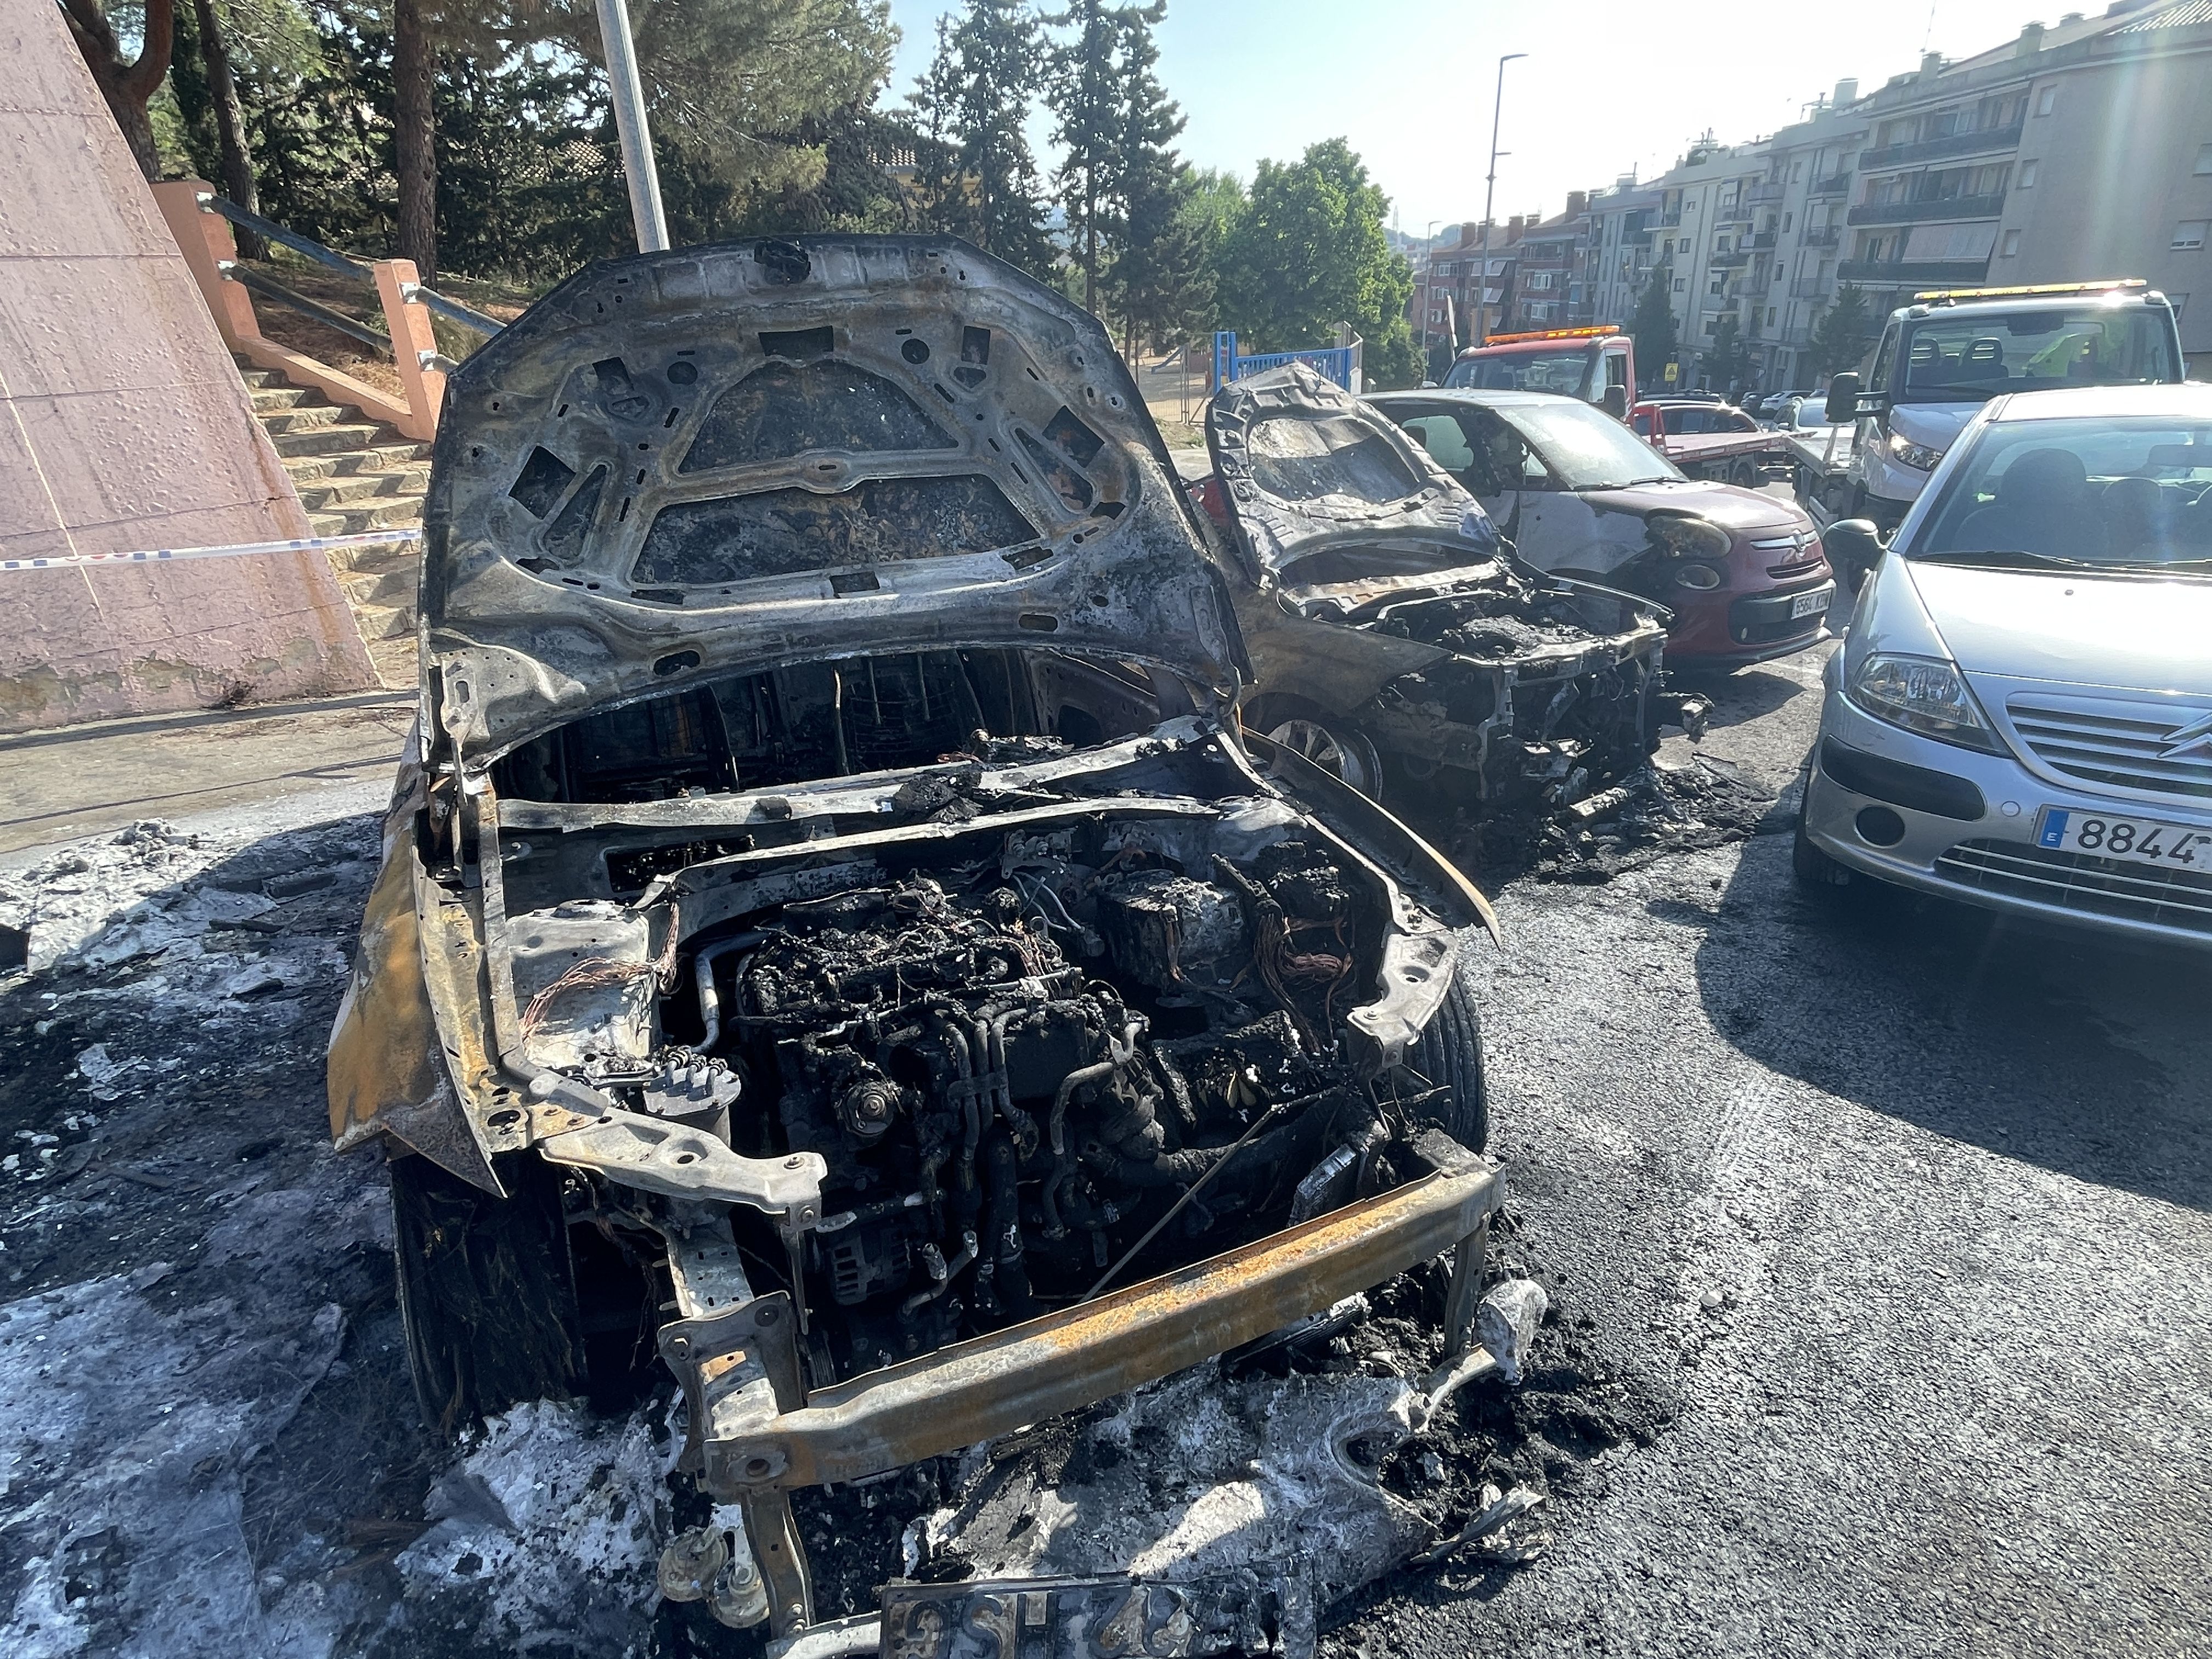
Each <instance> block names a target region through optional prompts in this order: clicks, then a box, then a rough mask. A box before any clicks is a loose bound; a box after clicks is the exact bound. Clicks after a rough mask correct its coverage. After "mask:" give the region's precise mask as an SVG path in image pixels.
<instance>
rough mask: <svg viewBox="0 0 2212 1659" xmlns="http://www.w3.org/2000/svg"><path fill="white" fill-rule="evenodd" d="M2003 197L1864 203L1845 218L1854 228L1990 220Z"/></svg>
mask: <svg viewBox="0 0 2212 1659" xmlns="http://www.w3.org/2000/svg"><path fill="white" fill-rule="evenodd" d="M2003 211H2004V197H2003V196H2002V194H1999V195H1996V196H1951V197H1945V198H1944V199H1942V200H1941V201H1935V202H1867V203H1864V204H1861V205H1860V206H1858V207H1855V208H1853V209H1852V210H1850V213H1849V214H1847V215H1846V216H1845V217H1846V218H1847V219H1849V221H1850V222H1851V223H1852V224H1855V225H1917V224H1924V223H1926V222H1928V221H1929V220H1931V219H1994V218H1996V216H1997V215H1998V214H2000V213H2002V212H2003Z"/></svg>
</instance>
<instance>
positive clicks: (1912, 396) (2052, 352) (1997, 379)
mask: <svg viewBox="0 0 2212 1659" xmlns="http://www.w3.org/2000/svg"><path fill="white" fill-rule="evenodd" d="M1903 347H1904V351H1905V371H1904V382H1903V387H1902V389H1901V390H1900V391H1899V393H1898V397H1899V400H1900V401H1902V402H1905V403H1975V402H1979V401H1981V400H1982V399H1984V398H1994V397H1996V395H1997V394H1998V393H1999V392H2039V391H2049V390H2051V388H2053V387H2057V386H2145V385H2148V384H2150V383H2151V382H2153V381H2171V380H2179V379H2180V378H2181V366H2180V365H2179V363H2177V362H2174V359H2173V341H2172V335H2171V332H2170V331H2169V330H2168V328H2167V326H2166V314H2165V313H2163V312H2162V311H2161V312H2154V311H2152V310H2150V309H2148V307H2143V306H2131V307H2124V308H2122V307H2110V306H2084V307H2081V308H2079V309H2075V310H2065V311H2051V310H2037V311H2021V312H2014V313H1996V314H1995V315H1992V314H1990V313H1987V312H1972V313H1944V312H1937V313H1936V314H1934V315H1933V316H1930V317H1926V318H1923V319H1921V320H1920V321H1918V322H1916V323H1913V324H1911V325H1909V327H1908V328H1907V331H1906V332H1905V339H1904V342H1903Z"/></svg>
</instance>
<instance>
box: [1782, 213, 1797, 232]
mask: <svg viewBox="0 0 2212 1659" xmlns="http://www.w3.org/2000/svg"><path fill="white" fill-rule="evenodd" d="M1794 218H1796V215H1795V214H1793V213H1785V214H1784V215H1783V216H1782V228H1783V229H1784V230H1787V229H1789V228H1790V221H1791V220H1792V219H1794Z"/></svg>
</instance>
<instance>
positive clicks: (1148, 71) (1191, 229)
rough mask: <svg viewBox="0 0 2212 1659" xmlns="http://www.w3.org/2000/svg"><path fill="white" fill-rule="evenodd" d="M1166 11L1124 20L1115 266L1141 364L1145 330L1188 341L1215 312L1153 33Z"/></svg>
mask: <svg viewBox="0 0 2212 1659" xmlns="http://www.w3.org/2000/svg"><path fill="white" fill-rule="evenodd" d="M1164 14H1165V8H1164V5H1163V6H1156V7H1153V8H1152V9H1149V10H1138V9H1129V10H1126V11H1123V12H1121V14H1120V15H1119V17H1118V19H1117V21H1118V22H1119V24H1120V26H1121V52H1120V65H1119V66H1120V70H1121V143H1120V146H1119V149H1120V154H1119V155H1118V156H1117V158H1116V160H1115V196H1116V197H1117V198H1118V199H1117V203H1116V205H1117V206H1118V208H1119V210H1120V212H1121V224H1122V245H1121V250H1120V252H1119V254H1118V256H1117V257H1116V258H1115V264H1114V287H1115V298H1116V300H1117V301H1118V303H1119V305H1120V307H1121V315H1122V355H1123V356H1125V357H1133V356H1135V352H1136V343H1137V336H1138V334H1139V331H1143V332H1144V333H1146V335H1147V336H1148V337H1151V338H1152V339H1154V340H1158V339H1159V338H1160V337H1162V336H1163V335H1164V334H1166V333H1169V332H1172V333H1174V334H1176V336H1177V337H1180V336H1181V335H1182V333H1183V332H1184V331H1185V330H1186V328H1187V326H1188V320H1189V318H1190V317H1191V315H1192V314H1193V313H1199V312H1203V311H1205V310H1206V309H1209V308H1210V306H1209V304H1208V301H1209V300H1210V295H1206V293H1204V292H1203V291H1202V290H1203V289H1205V288H1206V281H1205V275H1206V273H1205V267H1204V257H1203V254H1202V252H1201V250H1200V241H1199V234H1200V226H1199V225H1198V224H1197V223H1196V222H1192V221H1189V220H1188V219H1187V218H1186V217H1185V209H1186V205H1187V204H1188V198H1189V197H1190V196H1191V195H1192V193H1193V190H1194V186H1193V185H1192V184H1191V183H1190V181H1189V179H1188V171H1189V170H1188V168H1187V167H1184V166H1183V164H1182V158H1181V157H1180V156H1178V155H1176V153H1175V151H1174V149H1172V148H1170V146H1171V145H1172V144H1173V143H1174V141H1175V139H1176V137H1178V136H1180V135H1181V133H1182V130H1183V117H1182V110H1181V109H1180V108H1178V107H1177V106H1176V101H1175V100H1174V99H1172V98H1170V97H1169V96H1168V94H1167V89H1166V88H1164V87H1163V86H1161V84H1160V82H1159V76H1158V75H1157V74H1156V73H1154V70H1155V69H1156V68H1157V66H1158V63H1159V59H1160V52H1159V47H1158V45H1157V44H1156V43H1155V42H1154V40H1153V39H1152V26H1153V25H1154V24H1155V23H1157V22H1158V21H1160V19H1161V17H1162V16H1163V15H1164Z"/></svg>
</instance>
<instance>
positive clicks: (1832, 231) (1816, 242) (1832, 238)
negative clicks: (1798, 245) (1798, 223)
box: [1801, 225, 1844, 247]
mask: <svg viewBox="0 0 2212 1659" xmlns="http://www.w3.org/2000/svg"><path fill="white" fill-rule="evenodd" d="M1801 240H1802V241H1803V242H1804V244H1805V246H1807V247H1833V246H1836V244H1837V243H1838V242H1840V241H1842V240H1844V233H1843V232H1842V231H1840V230H1838V229H1837V228H1836V227H1835V226H1833V225H1824V226H1823V227H1821V228H1820V229H1818V230H1808V231H1807V232H1806V233H1805V234H1804V236H1803V237H1802V239H1801Z"/></svg>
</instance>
